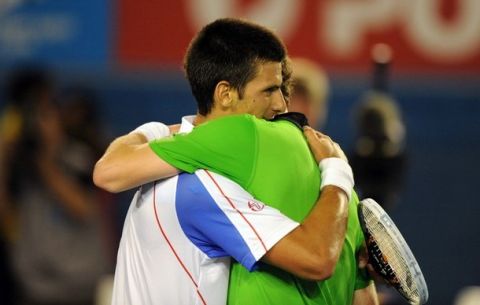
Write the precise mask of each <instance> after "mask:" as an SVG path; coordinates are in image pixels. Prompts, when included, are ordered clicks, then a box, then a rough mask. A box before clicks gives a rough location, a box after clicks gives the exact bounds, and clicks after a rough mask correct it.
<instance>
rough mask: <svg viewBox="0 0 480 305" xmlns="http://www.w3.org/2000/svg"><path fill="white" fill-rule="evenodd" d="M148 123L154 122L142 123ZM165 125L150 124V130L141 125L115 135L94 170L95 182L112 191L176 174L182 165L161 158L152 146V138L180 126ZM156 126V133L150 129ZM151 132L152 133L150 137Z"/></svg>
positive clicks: (119, 190)
mask: <svg viewBox="0 0 480 305" xmlns="http://www.w3.org/2000/svg"><path fill="white" fill-rule="evenodd" d="M148 124H151V123H147V124H144V125H142V126H145V125H148ZM158 124H161V123H158ZM161 125H163V124H161ZM161 125H155V126H152V125H149V126H148V128H149V129H148V130H146V129H145V128H144V129H143V130H141V127H142V126H140V127H139V128H137V129H136V130H135V131H133V132H131V133H129V134H127V135H124V136H121V137H119V138H117V139H115V140H114V141H113V142H112V143H111V144H110V146H109V147H108V148H107V150H106V151H105V154H104V155H103V156H102V158H100V160H99V161H98V162H97V163H96V164H95V168H94V171H93V181H94V183H95V185H97V186H98V187H100V188H102V189H104V190H107V191H109V192H112V193H118V192H121V191H125V190H128V189H131V188H134V187H137V186H140V185H142V184H145V183H148V182H152V181H155V180H158V179H162V178H166V177H171V176H174V175H176V174H177V173H178V172H179V171H178V169H176V168H175V167H173V166H171V165H170V164H168V163H166V162H165V161H163V160H162V159H160V158H159V157H158V156H157V155H156V154H155V153H154V152H153V150H151V149H150V147H149V146H148V141H149V140H152V139H154V138H161V137H166V136H168V135H169V134H170V133H173V132H176V131H178V127H179V125H173V126H171V127H170V128H169V129H168V128H167V126H165V125H163V126H164V128H161V127H163V126H161ZM152 127H153V128H152ZM159 127H160V128H159ZM155 128H156V131H157V132H156V133H152V132H148V131H152V130H155ZM165 128H167V129H165ZM158 129H160V130H158ZM142 131H143V132H142ZM147 136H150V139H148V137H147Z"/></svg>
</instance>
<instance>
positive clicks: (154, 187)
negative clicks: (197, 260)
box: [153, 182, 207, 305]
mask: <svg viewBox="0 0 480 305" xmlns="http://www.w3.org/2000/svg"><path fill="white" fill-rule="evenodd" d="M156 185H157V183H156V182H154V183H153V211H154V213H155V220H156V221H157V225H158V228H159V229H160V232H161V233H162V235H163V238H165V241H166V242H167V244H168V246H169V247H170V250H172V252H173V254H174V255H175V257H176V258H177V261H178V262H179V263H180V266H182V268H183V270H184V271H185V273H186V274H187V275H188V277H189V278H190V280H191V281H192V283H193V285H194V286H195V291H196V292H197V294H198V296H199V297H200V300H201V301H202V304H204V305H207V302H205V299H204V298H203V296H202V293H201V292H200V290H198V284H197V282H196V281H195V280H194V279H193V276H192V274H191V273H190V271H188V269H187V267H186V266H185V264H184V263H183V262H182V260H181V259H180V257H179V256H178V254H177V251H175V248H173V245H172V243H171V242H170V240H169V239H168V237H167V234H165V231H164V230H163V227H162V225H161V224H160V220H159V219H158V214H157V205H156V202H155V201H156V199H155V197H156V196H155V195H156Z"/></svg>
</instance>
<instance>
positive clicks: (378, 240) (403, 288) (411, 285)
mask: <svg viewBox="0 0 480 305" xmlns="http://www.w3.org/2000/svg"><path fill="white" fill-rule="evenodd" d="M358 217H359V219H360V225H361V227H362V230H363V233H364V234H365V241H366V245H367V251H368V257H369V258H368V262H369V263H370V264H371V265H372V267H373V268H374V270H375V271H376V272H377V273H378V274H379V275H380V276H381V277H383V279H384V280H385V281H386V282H387V283H388V284H390V285H391V286H393V287H394V288H395V289H396V290H397V291H398V292H399V293H400V294H401V295H402V296H403V297H404V298H405V299H407V301H408V302H409V303H410V304H413V305H420V304H424V303H426V302H427V300H428V288H427V284H426V282H425V278H424V277H423V274H422V271H421V269H420V266H419V265H418V263H417V260H416V259H415V256H414V255H413V253H412V251H411V250H410V247H409V246H408V244H407V242H406V241H405V239H404V238H403V236H402V234H401V233H400V231H399V230H398V228H397V227H396V226H395V223H394V222H393V221H392V219H391V218H390V217H389V216H388V214H387V213H386V212H385V210H384V209H383V208H382V207H381V206H380V205H379V204H378V203H377V202H375V200H373V199H370V198H368V199H364V200H362V201H361V202H360V203H359V205H358Z"/></svg>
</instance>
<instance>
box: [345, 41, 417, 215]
mask: <svg viewBox="0 0 480 305" xmlns="http://www.w3.org/2000/svg"><path fill="white" fill-rule="evenodd" d="M372 57H373V64H374V69H373V70H374V71H373V86H372V87H373V88H372V90H370V91H368V92H367V93H366V94H365V95H364V96H363V97H362V99H361V100H360V102H359V104H358V105H357V106H356V107H355V108H354V120H355V126H356V135H355V146H354V151H353V153H352V155H351V156H350V158H349V159H350V163H351V164H352V168H353V171H354V173H355V180H356V182H357V187H358V189H359V193H360V195H361V197H363V198H367V197H371V198H374V199H375V200H376V201H377V202H378V203H380V204H381V205H382V206H383V207H384V208H385V209H386V210H387V211H388V210H391V208H392V207H393V206H394V205H395V204H396V203H397V201H398V200H399V195H400V192H401V189H402V186H403V181H404V177H405V168H406V162H407V155H406V150H405V138H406V129H405V125H404V123H403V119H402V114H401V110H400V107H399V106H398V104H397V103H396V101H395V100H394V99H393V97H392V96H391V95H390V94H389V90H388V73H389V67H390V62H391V58H392V54H391V50H390V48H389V47H388V46H386V45H383V44H380V45H376V46H375V47H374V49H373V52H372Z"/></svg>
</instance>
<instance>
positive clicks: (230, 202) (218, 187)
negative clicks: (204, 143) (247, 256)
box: [205, 170, 268, 252]
mask: <svg viewBox="0 0 480 305" xmlns="http://www.w3.org/2000/svg"><path fill="white" fill-rule="evenodd" d="M205 172H206V173H207V175H208V176H209V177H210V179H211V180H212V181H213V183H214V184H215V186H216V187H217V189H218V190H219V191H220V193H221V194H222V196H223V197H224V198H225V199H226V200H227V201H228V203H229V204H230V206H231V207H232V208H233V209H234V210H235V211H237V212H238V214H240V216H241V217H242V218H243V220H245V222H246V223H247V224H248V226H249V227H250V228H251V229H252V231H253V233H255V235H256V236H257V238H258V240H259V241H260V243H261V244H262V246H263V249H265V252H267V251H268V250H267V247H266V246H265V243H264V242H263V240H262V238H261V237H260V235H259V234H258V232H257V230H255V228H254V227H253V225H252V224H251V223H250V222H249V221H248V219H247V218H246V217H245V215H243V213H242V212H241V211H240V210H238V209H237V207H236V206H235V205H234V204H233V202H232V200H231V199H230V198H229V197H227V195H225V193H224V192H223V190H222V188H221V187H220V185H219V184H218V183H217V181H216V180H215V178H213V176H212V175H211V174H210V173H209V172H208V171H207V170H205Z"/></svg>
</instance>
